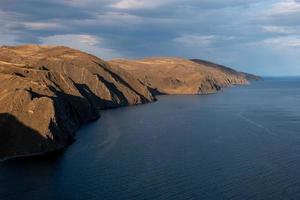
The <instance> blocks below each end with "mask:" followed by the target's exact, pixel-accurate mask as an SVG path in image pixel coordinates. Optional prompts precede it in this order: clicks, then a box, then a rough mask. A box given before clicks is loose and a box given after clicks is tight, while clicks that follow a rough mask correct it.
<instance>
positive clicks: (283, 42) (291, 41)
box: [263, 36, 300, 48]
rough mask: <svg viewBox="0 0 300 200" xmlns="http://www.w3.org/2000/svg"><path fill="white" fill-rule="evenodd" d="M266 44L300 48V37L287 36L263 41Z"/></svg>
mask: <svg viewBox="0 0 300 200" xmlns="http://www.w3.org/2000/svg"><path fill="white" fill-rule="evenodd" d="M263 43H264V44H267V45H272V46H273V45H275V46H283V47H293V48H300V37H299V36H285V37H274V38H268V39H265V40H263Z"/></svg>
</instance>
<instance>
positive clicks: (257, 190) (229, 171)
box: [0, 78, 300, 200]
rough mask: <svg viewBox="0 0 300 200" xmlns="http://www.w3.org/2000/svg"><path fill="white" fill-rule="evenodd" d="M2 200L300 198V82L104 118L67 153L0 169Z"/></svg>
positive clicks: (173, 101) (165, 100)
mask: <svg viewBox="0 0 300 200" xmlns="http://www.w3.org/2000/svg"><path fill="white" fill-rule="evenodd" d="M0 199H1V200H14V199H30V200H35V199H37V200H41V199H43V200H48V199H49V200H50V199H51V200H52V199H66V200H67V199H70V200H77V199H78V200H79V199H80V200H81V199H82V200H90V199H97V200H98V199H105V200H126V199H130V200H131V199H138V200H142V199H143V200H150V199H151V200H152V199H153V200H154V199H155V200H159V199H170V200H181V199H196V200H200V199H204V200H205V199H210V200H220V199H242V200H245V199H251V200H253V199H262V200H268V199H270V200H275V199H276V200H277V199H295V200H296V199H300V78H289V79H287V78H276V79H266V80H264V81H260V82H255V83H253V84H252V85H250V86H245V87H234V88H228V89H225V90H224V91H222V92H220V93H217V94H214V95H203V96H193V95H191V96H161V97H159V101H158V102H156V103H152V104H147V105H142V106H134V107H127V108H121V109H115V110H109V111H104V112H102V118H101V119H100V120H98V121H97V122H95V123H92V124H89V125H86V126H84V127H83V128H82V129H81V130H80V131H79V132H78V134H77V141H76V142H75V143H74V144H73V145H71V146H70V147H69V148H67V149H66V151H64V152H63V153H61V154H59V155H57V156H52V157H51V158H47V159H42V160H26V161H15V162H5V163H2V164H0Z"/></svg>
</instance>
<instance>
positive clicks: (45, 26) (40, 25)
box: [22, 22, 63, 30]
mask: <svg viewBox="0 0 300 200" xmlns="http://www.w3.org/2000/svg"><path fill="white" fill-rule="evenodd" d="M22 24H23V25H24V26H25V27H26V28H28V29H32V30H55V29H61V28H63V26H62V25H61V24H59V23H55V22H23V23H22Z"/></svg>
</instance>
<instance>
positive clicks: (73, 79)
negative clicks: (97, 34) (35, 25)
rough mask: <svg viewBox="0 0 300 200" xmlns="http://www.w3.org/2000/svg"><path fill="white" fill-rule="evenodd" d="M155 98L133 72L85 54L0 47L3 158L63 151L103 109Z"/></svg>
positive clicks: (0, 150) (59, 49)
mask: <svg viewBox="0 0 300 200" xmlns="http://www.w3.org/2000/svg"><path fill="white" fill-rule="evenodd" d="M153 100H154V97H153V96H152V95H151V93H150V92H149V91H148V90H147V88H146V87H145V86H143V85H142V84H141V83H140V82H139V81H137V80H136V79H135V78H133V77H132V76H131V75H130V74H128V73H127V72H125V71H124V70H122V69H113V68H111V66H110V65H109V64H107V63H106V62H105V61H103V60H101V59H99V58H97V57H95V56H92V55H89V54H86V53H83V52H81V51H77V50H74V49H70V48H67V47H60V46H58V47H57V46H56V47H41V46H36V45H25V46H17V47H7V46H4V47H1V48H0V114H1V115H0V141H1V142H0V159H1V158H2V159H3V158H6V157H12V156H20V155H31V154H39V153H44V152H49V151H53V150H57V149H60V148H62V147H64V146H66V145H67V144H69V143H70V142H71V141H72V140H73V138H74V132H75V130H77V129H78V127H79V126H80V125H81V124H82V123H84V122H87V121H90V120H94V119H97V118H98V117H99V110H100V109H108V108H114V107H119V106H127V105H134V104H141V103H146V102H150V101H153ZM24 127H28V128H27V129H24ZM29 129H30V131H29ZM27 132H28V133H27ZM29 132H30V133H29ZM33 132H34V133H38V136H37V135H36V134H32V133H33Z"/></svg>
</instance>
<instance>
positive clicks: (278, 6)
mask: <svg viewBox="0 0 300 200" xmlns="http://www.w3.org/2000/svg"><path fill="white" fill-rule="evenodd" d="M299 12H300V3H299V2H297V1H295V0H287V1H282V2H277V3H275V4H273V5H272V8H271V9H270V10H268V11H267V13H266V14H268V15H287V14H294V13H299Z"/></svg>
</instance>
